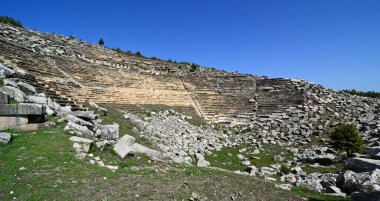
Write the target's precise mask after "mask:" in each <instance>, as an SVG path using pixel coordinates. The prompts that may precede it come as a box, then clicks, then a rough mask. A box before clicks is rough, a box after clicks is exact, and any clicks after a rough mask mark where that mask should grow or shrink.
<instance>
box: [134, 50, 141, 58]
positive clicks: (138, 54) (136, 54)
mask: <svg viewBox="0 0 380 201" xmlns="http://www.w3.org/2000/svg"><path fill="white" fill-rule="evenodd" d="M135 56H138V57H143V55H142V54H141V52H140V51H137V52H136V53H135Z"/></svg>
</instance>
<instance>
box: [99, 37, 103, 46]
mask: <svg viewBox="0 0 380 201" xmlns="http://www.w3.org/2000/svg"><path fill="white" fill-rule="evenodd" d="M99 45H101V46H103V45H104V40H103V38H100V39H99Z"/></svg>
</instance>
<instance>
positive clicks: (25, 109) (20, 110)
mask: <svg viewBox="0 0 380 201" xmlns="http://www.w3.org/2000/svg"><path fill="white" fill-rule="evenodd" d="M43 114H46V108H45V106H44V105H40V104H33V103H21V104H5V105H0V115H1V116H17V115H43Z"/></svg>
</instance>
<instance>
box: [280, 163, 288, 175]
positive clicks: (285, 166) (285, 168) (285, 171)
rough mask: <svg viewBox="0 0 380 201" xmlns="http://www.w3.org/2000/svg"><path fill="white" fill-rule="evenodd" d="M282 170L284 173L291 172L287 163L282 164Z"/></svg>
mask: <svg viewBox="0 0 380 201" xmlns="http://www.w3.org/2000/svg"><path fill="white" fill-rule="evenodd" d="M280 171H281V172H282V173H284V174H289V172H290V168H289V167H288V166H287V165H284V164H283V165H281V167H280Z"/></svg>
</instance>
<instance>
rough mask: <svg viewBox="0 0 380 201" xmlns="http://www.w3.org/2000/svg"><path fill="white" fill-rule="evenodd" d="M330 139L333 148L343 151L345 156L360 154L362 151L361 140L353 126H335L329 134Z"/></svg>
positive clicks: (362, 144)
mask: <svg viewBox="0 0 380 201" xmlns="http://www.w3.org/2000/svg"><path fill="white" fill-rule="evenodd" d="M331 139H332V140H333V145H334V147H335V148H336V149H338V150H341V151H345V152H346V153H347V156H350V155H352V154H353V153H361V152H362V151H363V149H364V143H363V139H362V137H361V135H360V133H359V131H358V130H357V129H356V126H355V125H354V124H342V125H339V126H337V127H336V128H335V129H334V131H333V132H332V134H331Z"/></svg>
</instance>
